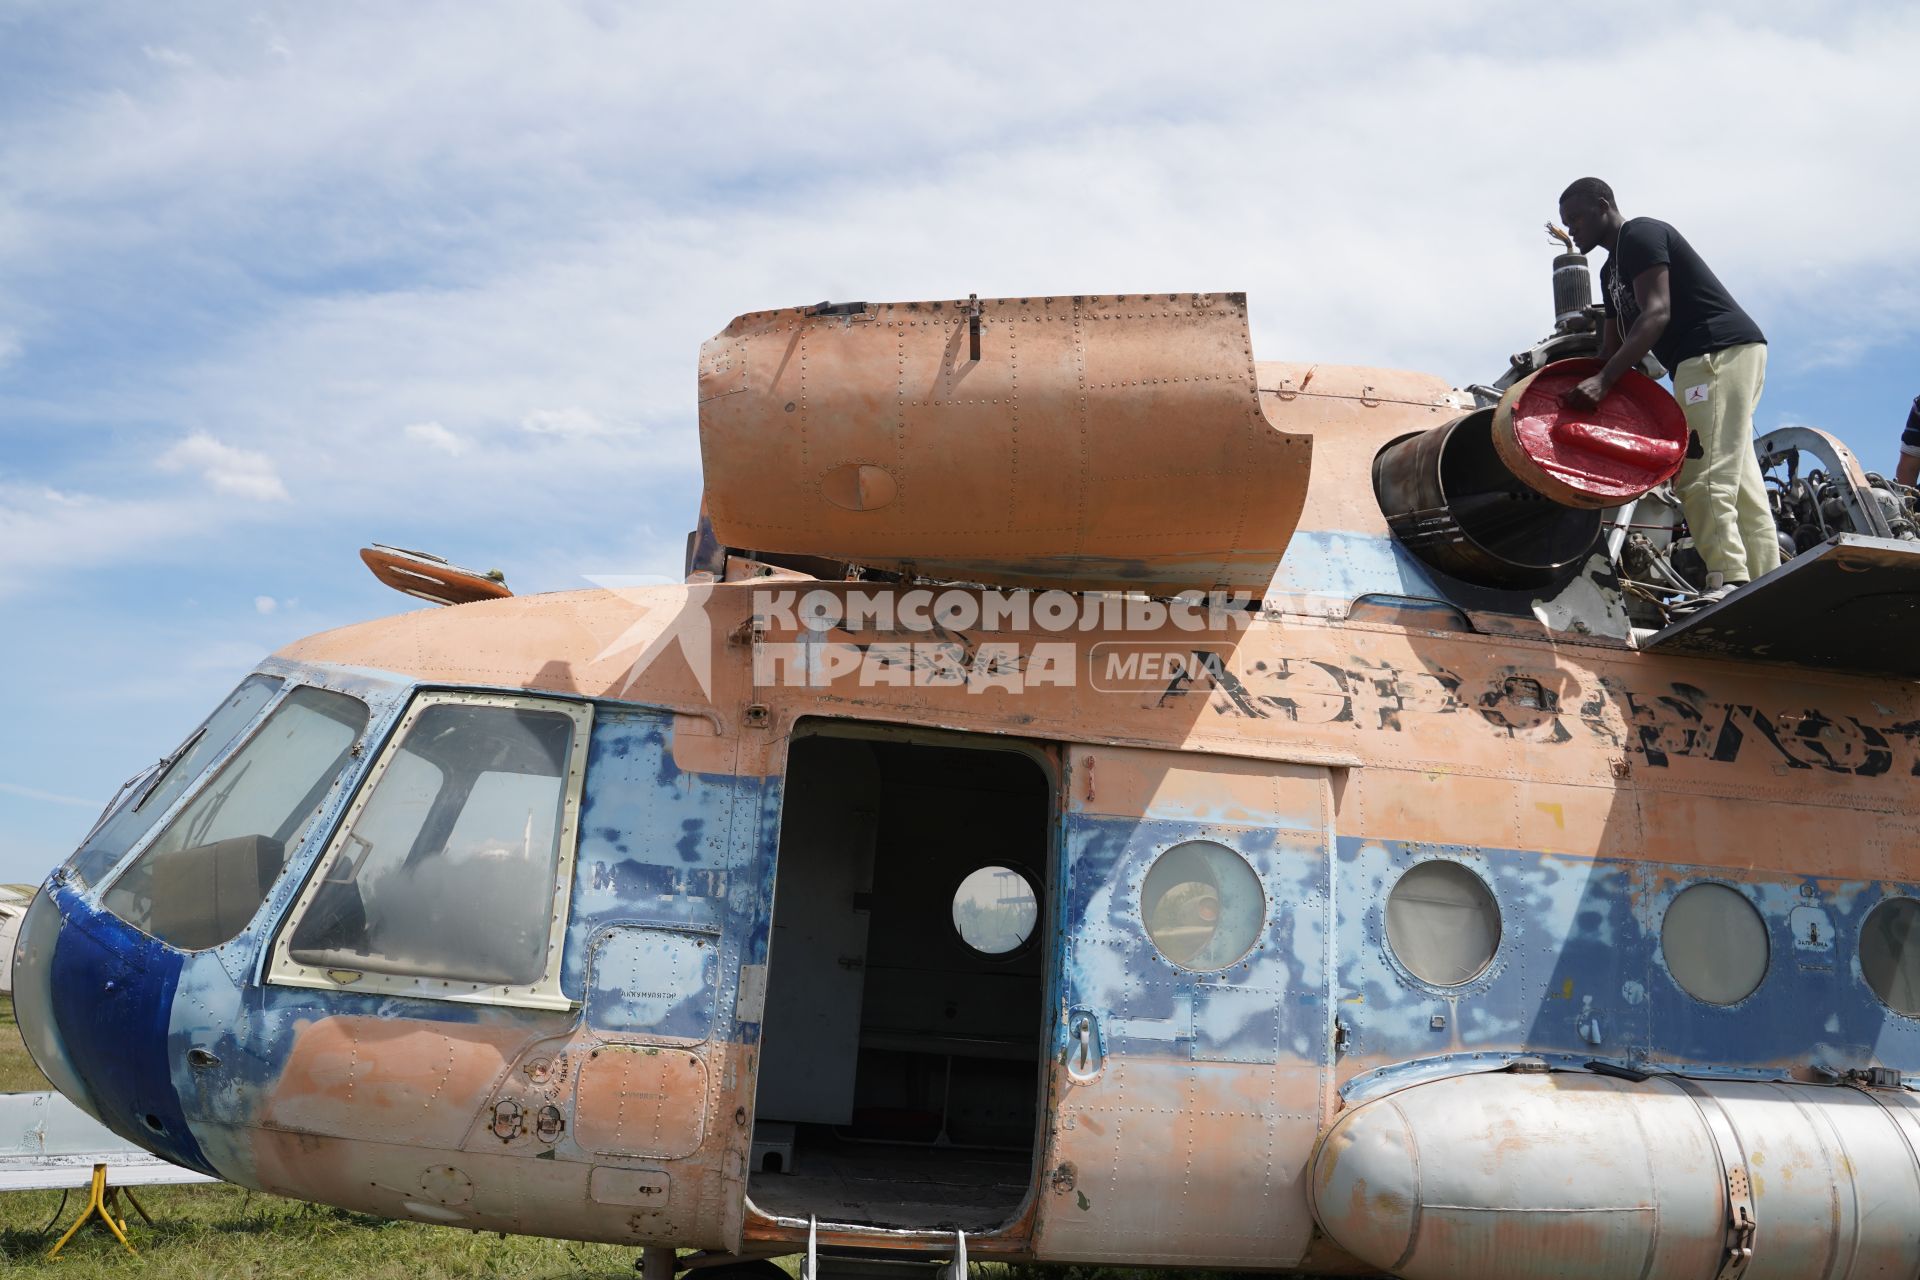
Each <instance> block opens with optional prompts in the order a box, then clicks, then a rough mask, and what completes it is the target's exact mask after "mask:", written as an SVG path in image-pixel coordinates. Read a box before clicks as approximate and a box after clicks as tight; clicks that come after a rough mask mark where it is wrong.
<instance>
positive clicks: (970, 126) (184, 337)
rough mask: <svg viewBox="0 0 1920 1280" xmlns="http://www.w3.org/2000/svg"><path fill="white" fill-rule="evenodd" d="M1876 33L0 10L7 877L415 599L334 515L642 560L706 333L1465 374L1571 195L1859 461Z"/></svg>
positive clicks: (1879, 51) (1618, 18) (1899, 247)
mask: <svg viewBox="0 0 1920 1280" xmlns="http://www.w3.org/2000/svg"><path fill="white" fill-rule="evenodd" d="M1590 14H1591V15H1599V16H1600V17H1601V18H1603V19H1604V20H1590V19H1588V18H1587V15H1590ZM1916 66H1920V7H1915V6H1912V5H1910V4H1888V5H1870V4H1869V5H1849V4H1838V5H1831V6H1824V7H1822V8H1820V9H1819V10H1818V11H1817V13H1816V12H1814V11H1812V10H1807V9H1805V7H1804V6H1799V5H1788V4H1783V3H1772V2H1770V0H1754V2H1750V3H1744V4H1740V5H1738V6H1734V5H1724V6H1713V5H1698V6H1694V5H1674V4H1672V3H1671V2H1670V0H1663V2H1662V3H1658V4H1640V3H1632V2H1628V3H1616V4H1613V5H1610V6H1607V7H1606V8H1604V9H1600V8H1597V7H1589V8H1584V9H1579V10H1576V9H1575V8H1573V7H1570V6H1541V5H1537V4H1530V3H1529V4H1521V3H1490V4H1477V5H1476V4H1456V5H1434V4H1430V3H1420V2H1411V0H1407V2H1401V0H1382V2H1381V3H1373V4H1364V5H1361V4H1353V5H1327V4H1310V5H1309V4H1298V5H1291V4H1281V3H1268V4H1235V3H1215V4H1210V5H1206V6H1185V7H1176V6H1172V5H1167V4H1130V3H1103V4H1100V5H1091V4H1071V5H1070V4H1061V5H1034V4H1023V5H1012V4H999V3H991V2H987V0H975V2H973V3H969V4H966V5H961V6H940V7H938V8H936V7H934V6H927V5H914V4H900V3H889V4H878V3H867V2H866V0H836V3H835V4H832V5H826V6H820V5H813V6H799V5H771V4H769V5H764V6H750V5H730V4H722V3H710V4H703V5H697V6H696V5H677V6H664V5H662V6H648V5H640V4H613V3H600V2H598V0H593V2H584V3H573V4H563V3H546V4H538V5H534V4H524V3H508V2H506V0H461V2H460V3H457V4H456V3H432V2H431V0H422V2H419V3H412V4H408V5H404V6H397V5H384V4H360V3H351V2H346V3H335V4H328V5H312V4H298V3H287V4H272V3H268V4H252V5H238V4H219V5H215V4H203V3H196V2H195V0H176V2H174V3H169V4H166V5H150V4H137V3H111V2H110V3H103V4H98V5H86V6H79V5H71V4H66V3H60V2H58V0H0V673H4V674H0V706H4V708H5V713H6V714H5V716H4V718H3V719H0V881H20V880H25V881H35V880H38V879H39V878H41V877H42V876H43V875H44V874H45V872H46V871H47V869H48V868H49V867H51V866H52V865H53V864H54V863H55V862H57V861H59V860H60V859H62V858H63V857H65V856H66V854H67V853H68V852H69V851H70V850H71V848H72V846H73V845H74V843H75V842H76V841H77V840H78V839H79V837H80V836H81V835H82V834H83V833H84V832H85V831H86V829H87V828H88V826H89V825H91V823H92V820H93V818H94V816H95V814H96V813H97V811H98V809H99V807H100V806H101V805H102V804H103V803H104V802H105V801H106V799H107V798H108V797H109V795H110V794H111V793H112V792H113V790H114V788H115V786H116V785H117V784H118V783H119V782H120V780H121V779H122V778H124V777H126V776H127V775H129V774H131V773H133V772H135V771H136V770H137V769H139V768H141V767H142V766H144V765H145V764H147V763H149V762H150V761H152V760H153V759H154V758H156V757H158V756H160V755H162V754H164V753H165V752H166V751H168V750H170V749H171V748H172V747H173V746H174V745H175V744H176V743H177V742H178V740H179V739H180V738H181V737H182V736H183V735H184V734H185V733H186V732H187V731H188V730H190V729H191V728H192V727H193V726H194V725H195V724H196V723H197V722H198V721H199V720H200V719H201V718H202V717H203V716H204V715H205V714H206V712H207V711H208V710H210V709H211V708H212V707H213V706H214V705H215V704H216V703H217V702H218V701H219V699H220V698H221V697H222V696H223V694H224V693H225V692H226V691H227V690H228V689H230V688H231V687H232V686H233V685H234V684H235V683H237V682H238V681H239V679H240V678H241V677H242V676H243V675H244V674H245V673H246V671H247V670H248V669H249V668H250V667H251V666H252V665H253V664H254V663H255V662H257V661H258V660H259V659H260V658H261V657H262V656H264V655H265V654H267V653H269V652H271V651H272V650H274V649H276V648H278V647H279V646H281V645H283V644H285V643H287V642H289V641H291V640H294V639H296V638H298V637H300V636H302V635H306V634H309V633H312V632H315V631H320V630H324V629H326V628H329V627H334V626H338V625H342V624H344V623H348V622H353V621H358V620H362V619H366V618H371V617H377V616H381V615H384V614H388V613H393V612H396V611H399V610H401V609H404V608H407V607H409V605H410V603H411V602H409V601H407V600H406V599H405V598H404V597H401V596H398V595H395V594H393V593H392V592H390V591H388V590H387V589H386V588H384V587H381V586H379V585H378V584H377V583H376V582H375V581H374V580H373V578H372V577H371V576H370V575H369V574H367V572H366V571H365V569H364V568H363V567H362V566H361V564H360V562H359V560H358V558H357V555H356V552H357V550H358V549H359V548H360V547H361V546H363V545H365V544H366V543H368V542H370V541H381V542H387V543H394V544H399V545H403V546H411V547H421V548H425V549H428V550H431V551H435V552H437V553H439V554H442V555H446V556H449V557H450V558H452V559H455V560H457V561H459V562H461V563H465V564H469V565H476V566H479V567H497V568H500V569H502V570H503V571H505V573H506V574H507V577H508V580H509V581H510V582H511V583H512V585H513V586H514V588H515V589H516V590H517V591H519V592H522V593H525V592H529V591H547V590H565V589H571V588H576V587H583V586H586V585H588V578H589V576H601V575H609V574H658V575H662V576H667V577H673V576H677V575H678V573H679V571H680V566H681V557H682V549H683V539H684V535H685V532H686V530H687V529H688V528H689V527H690V526H691V524H692V522H693V519H694V516H695V513H696V509H697V504H698V495H699V458H698V439H697V434H696V429H697V422H696V413H695V403H694V377H695V362H696V358H697V353H698V350H699V346H700V343H701V342H702V341H703V340H704V339H706V338H707V337H709V336H711V335H712V334H713V333H715V332H717V331H718V330H719V329H721V328H722V327H724V326H725V324H726V323H727V322H728V320H729V319H731V318H732V317H733V316H735V315H737V314H739V313H741V312H744V311H750V310H760V309H764V308H769V307H778V306H787V305H793V304H797V303H811V302H817V301H820V300H822V299H833V300H841V301H845V300H862V301H904V300H910V299H930V298H954V297H964V296H966V295H967V294H969V293H978V294H980V295H982V296H983V297H993V296H1005V295H1012V296H1035V295H1047V294H1075V293H1142V292H1171V291H1179V292H1188V291H1214V290H1240V291H1244V292H1246V293H1247V294H1248V295H1249V300H1250V306H1251V313H1252V324H1253V330H1254V348H1255V353H1256V355H1257V356H1258V357H1260V358H1263V359H1274V360H1281V359H1284V360H1311V361H1318V362H1324V363H1354V364H1369V365H1386V366H1398V367H1406V368H1414V369H1422V370H1427V371H1430V372H1433V373H1437V374H1440V375H1442V376H1444V377H1446V378H1448V379H1450V380H1452V381H1453V382H1454V383H1455V384H1465V383H1468V382H1476V381H1483V380H1486V379H1489V378H1491V377H1494V376H1497V375H1498V374H1499V373H1500V372H1502V371H1503V370H1504V368H1505V364H1506V356H1507V354H1508V353H1509V352H1512V351H1515V350H1520V349H1522V348H1524V347H1525V346H1527V345H1528V344H1529V343H1530V342H1531V341H1532V340H1533V339H1535V338H1537V337H1539V336H1540V335H1541V334H1542V333H1544V332H1545V330H1546V329H1547V328H1548V327H1549V325H1550V322H1551V287H1550V282H1549V271H1550V261H1551V257H1552V253H1553V251H1554V250H1553V246H1552V245H1551V244H1550V243H1549V242H1548V241H1547V239H1546V237H1545V233H1544V232H1543V230H1542V224H1543V223H1544V222H1545V220H1546V219H1547V218H1549V217H1551V216H1553V213H1554V205H1555V199H1556V197H1557V195H1558V193H1559V192H1560V190H1561V189H1562V188H1563V187H1564V186H1565V185H1566V184H1567V183H1568V182H1569V181H1571V180H1572V179H1573V178H1576V177H1579V176H1582V175H1584V174H1595V175H1598V176H1601V177H1603V178H1605V179H1607V180H1608V181H1609V182H1611V183H1612V184H1613V186H1614V189H1615V191H1616V192H1617V193H1618V194H1619V197H1620V202H1621V205H1622V207H1623V209H1624V210H1625V211H1626V212H1627V213H1628V214H1630V215H1631V214H1642V213H1644V214H1651V215H1655V216H1659V217H1663V218H1666V219H1667V220H1669V221H1671V222H1673V223H1675V224H1676V225H1677V226H1679V227H1680V228H1681V230H1682V231H1683V232H1684V233H1685V234H1686V235H1687V236H1688V238H1689V239H1690V240H1691V241H1692V242H1693V243H1694V245H1695V247H1696V248H1698V249H1699V250H1700V251H1701V252H1702V254H1703V256H1704V257H1705V258H1706V259H1707V261H1708V262H1709V263H1710V264H1712V266H1713V267H1714V269H1715V271H1716V272H1717V273H1718V274H1719V275H1720V277H1721V278H1722V280H1723V281H1725V282H1726V283H1727V285H1728V286H1729V288H1730V289H1731V290H1732V291H1733V293H1734V294H1735V296H1736V297H1737V298H1739V299H1740V301H1741V302H1742V304H1743V305H1744V306H1745V307H1746V309H1747V310H1748V311H1749V312H1750V313H1751V314H1752V315H1753V316H1754V317H1755V319H1756V320H1757V321H1758V322H1759V323H1760V325H1761V327H1762V328H1763V329H1764V330H1765V331H1766V332H1767V335H1768V337H1769V339H1770V360H1769V369H1768V383H1767V389H1766V394H1765V396H1764V398H1763V400H1762V403H1761V408H1760V413H1759V418H1758V423H1757V425H1758V426H1759V427H1760V428H1761V429H1768V428H1771V427H1774V426H1780V425H1785V424H1789V423H1807V424H1812V425H1815V426H1821V427H1825V428H1827V429H1829V430H1832V431H1835V432H1837V433H1838V434H1840V435H1841V436H1842V437H1843V438H1844V439H1846V440H1848V441H1849V442H1850V443H1851V444H1852V445H1853V446H1854V447H1855V449H1856V450H1857V451H1858V452H1859V453H1860V454H1861V455H1862V456H1863V459H1864V460H1865V461H1866V463H1867V465H1868V466H1869V467H1879V468H1882V469H1890V468H1891V467H1892V464H1893V457H1894V452H1895V447H1896V443H1897V440H1898V436H1899V431H1900V428H1901V425H1902V424H1903V422H1904V419H1905V415H1906V410H1907V406H1908V405H1909V404H1910V403H1911V401H1912V399H1913V396H1914V394H1915V393H1916V392H1920V369H1916V367H1915V366H1916V359H1915V354H1916V334H1917V333H1920V236H1915V235H1914V233H1913V231H1912V226H1913V221H1914V211H1915V210H1916V208H1920V169H1916V167H1915V165H1914V164H1913V156H1914V154H1915V152H1916V150H1917V149H1920V140H1916V137H1915V122H1916V121H1920V76H1916V75H1915V74H1914V71H1913V69H1914V67H1916ZM1596 261H1597V256H1596Z"/></svg>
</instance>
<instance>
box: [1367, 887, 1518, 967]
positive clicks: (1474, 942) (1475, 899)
mask: <svg viewBox="0 0 1920 1280" xmlns="http://www.w3.org/2000/svg"><path fill="white" fill-rule="evenodd" d="M1387 945H1388V946H1390V947H1392V948H1393V954H1394V957H1395V958H1396V959H1398V960H1399V961H1400V963H1401V964H1403V965H1405V966H1406V967H1407V971H1408V972H1409V973H1411V974H1412V975H1413V976H1414V977H1416V978H1419V979H1420V980H1421V981H1422V982H1431V983H1432V984H1433V985H1434V986H1436V987H1457V986H1459V985H1460V984H1461V983H1463V982H1472V981H1473V980H1474V979H1475V978H1477V977H1479V976H1480V975H1481V974H1482V973H1484V972H1486V968H1487V965H1489V964H1490V963H1492V961H1493V953H1494V952H1495V951H1498V950H1499V949H1500V904H1499V903H1497V902H1495V901H1494V900H1493V892H1492V891H1491V890H1490V889H1488V888H1487V885H1486V882H1485V881H1484V880H1482V879H1481V878H1480V877H1479V876H1477V875H1475V874H1474V873H1473V872H1472V871H1470V870H1468V869H1467V868H1466V867H1464V866H1462V865H1461V864H1460V863H1458V862H1446V861H1442V860H1435V861H1432V862H1417V863H1415V864H1414V865H1413V866H1411V867H1409V868H1408V869H1407V873H1406V874H1405V875H1403V876H1401V877H1400V879H1399V881H1398V882H1397V883H1395V885H1394V886H1393V892H1391V893H1389V894H1388V895H1387Z"/></svg>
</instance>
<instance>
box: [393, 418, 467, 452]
mask: <svg viewBox="0 0 1920 1280" xmlns="http://www.w3.org/2000/svg"><path fill="white" fill-rule="evenodd" d="M401 434H402V435H404V436H406V438H407V439H409V440H411V441H413V442H414V443H415V444H421V445H425V446H427V447H428V448H430V449H438V450H439V451H440V452H441V453H444V454H446V455H447V456H448V457H451V458H457V457H459V456H460V455H461V454H463V453H465V452H466V451H467V442H466V441H465V440H462V439H461V438H460V437H459V436H457V435H455V434H454V433H453V432H451V431H449V430H447V429H446V428H445V427H443V426H441V425H440V424H439V423H437V422H415V423H411V424H409V425H408V426H405V427H402V428H401Z"/></svg>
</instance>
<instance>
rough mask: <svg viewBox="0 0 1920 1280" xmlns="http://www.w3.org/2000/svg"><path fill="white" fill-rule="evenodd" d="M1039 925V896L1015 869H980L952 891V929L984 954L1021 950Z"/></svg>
mask: <svg viewBox="0 0 1920 1280" xmlns="http://www.w3.org/2000/svg"><path fill="white" fill-rule="evenodd" d="M1038 923H1040V895H1039V894H1037V893H1035V892H1034V891H1033V881H1031V880H1029V879H1027V877H1026V874H1025V873H1024V872H1020V871H1015V870H1014V869H1013V868H1012V867H981V868H980V869H979V870H977V871H974V872H972V873H971V874H969V875H968V876H967V878H966V879H965V880H962V881H961V882H960V887H959V888H958V889H955V890H954V891H953V927H954V929H955V931H956V932H958V933H959V935H960V940H961V941H962V942H964V943H966V944H967V945H968V946H970V947H972V948H973V949H974V950H975V951H978V952H980V953H981V954H982V955H989V956H1004V955H1006V954H1007V953H1008V952H1011V951H1018V950H1019V949H1020V948H1021V947H1024V946H1026V945H1027V939H1028V938H1031V937H1032V936H1033V927H1034V926H1035V925H1036V924H1038Z"/></svg>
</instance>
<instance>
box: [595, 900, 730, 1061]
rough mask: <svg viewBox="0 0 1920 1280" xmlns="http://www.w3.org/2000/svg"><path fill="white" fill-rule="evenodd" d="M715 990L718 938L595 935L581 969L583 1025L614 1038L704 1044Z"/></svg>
mask: <svg viewBox="0 0 1920 1280" xmlns="http://www.w3.org/2000/svg"><path fill="white" fill-rule="evenodd" d="M719 986H720V938H719V936H718V935H717V934H709V933H688V932H686V931H683V930H679V929H658V928H639V927H632V926H619V927H615V928H612V929H608V930H606V931H605V932H604V933H600V934H597V935H595V937H594V939H593V945H592V951H591V958H590V960H589V961H588V965H587V1002H586V1017H587V1025H588V1026H590V1027H592V1028H593V1029H594V1030H596V1031H606V1032H612V1033H615V1034H620V1035H628V1034H634V1033H648V1034H652V1035H660V1036H673V1037H676V1038H679V1039H686V1040H705V1039H706V1038H707V1037H708V1036H710V1035H711V1034H712V1033H713V1018H714V1002H715V1000H716V998H717V995H718V991H719Z"/></svg>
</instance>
